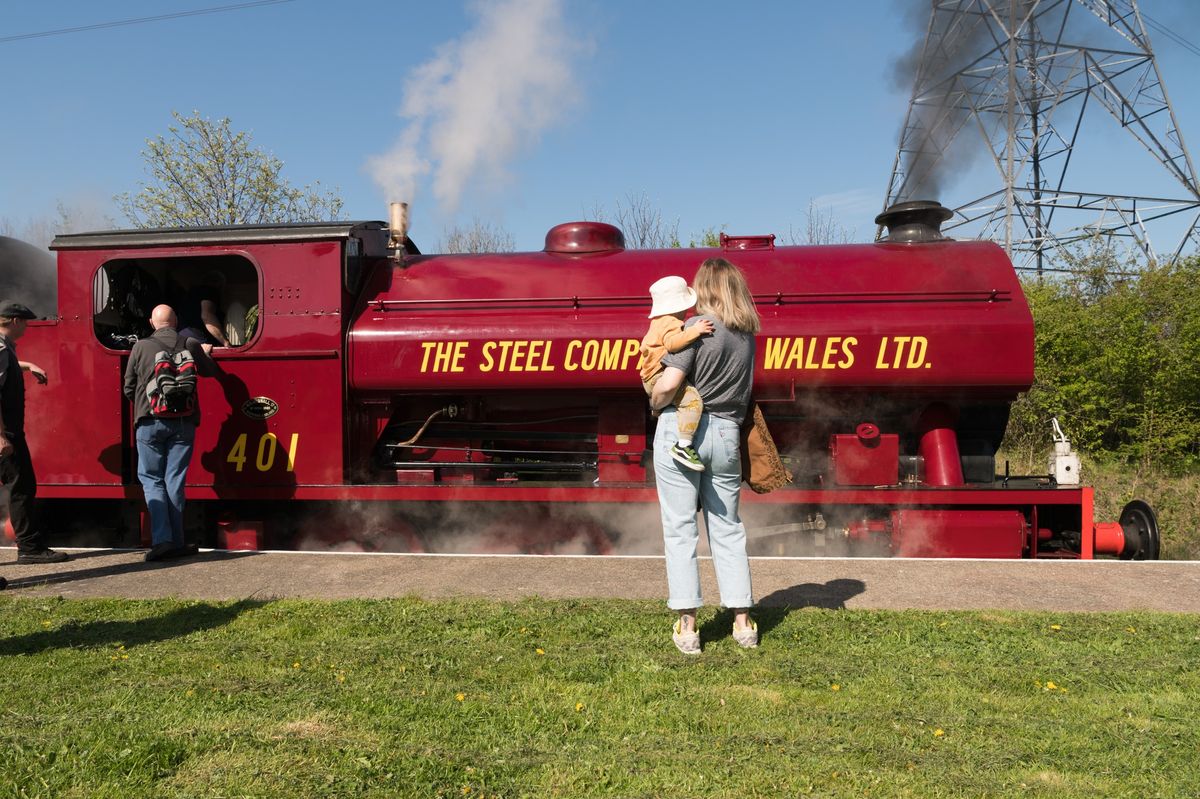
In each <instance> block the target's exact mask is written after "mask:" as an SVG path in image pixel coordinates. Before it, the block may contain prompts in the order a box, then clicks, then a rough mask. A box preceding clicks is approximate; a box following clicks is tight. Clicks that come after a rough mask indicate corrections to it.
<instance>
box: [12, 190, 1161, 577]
mask: <svg viewBox="0 0 1200 799" xmlns="http://www.w3.org/2000/svg"><path fill="white" fill-rule="evenodd" d="M394 209H395V211H394V213H393V214H392V218H391V219H390V220H389V222H387V223H384V222H334V223H314V224H290V225H258V226H232V227H211V228H188V229H170V230H118V231H108V232H96V233H81V234H72V235H61V236H59V237H57V238H56V239H55V240H54V242H53V244H52V249H53V250H55V251H56V252H57V257H58V298H59V300H58V302H59V306H58V313H57V315H56V316H55V317H54V318H51V319H49V320H46V321H35V322H32V323H31V324H30V329H29V331H28V333H27V335H26V337H25V338H24V339H23V340H22V342H21V348H22V358H24V359H27V360H32V361H34V362H36V363H38V364H40V365H42V366H43V367H44V368H46V369H47V371H48V372H49V373H50V374H51V377H52V380H51V383H50V384H49V385H48V386H44V387H38V388H37V389H36V390H31V391H30V407H29V413H28V421H27V428H28V431H29V438H30V444H31V448H32V451H33V456H34V462H35V464H36V466H37V470H38V474H39V479H40V484H39V496H40V497H41V498H42V499H43V500H46V501H47V503H48V505H49V509H50V510H51V511H54V512H56V513H57V516H58V518H59V519H62V518H72V519H86V520H88V521H89V523H94V526H99V527H101V528H103V529H109V530H112V531H113V535H114V536H116V537H118V538H119V537H121V536H125V537H126V538H128V537H129V536H133V537H137V536H138V531H139V530H141V531H143V532H142V536H143V537H144V528H145V520H144V519H145V511H144V507H143V506H142V505H141V490H140V486H139V485H138V482H137V480H136V464H135V459H136V448H135V446H134V437H133V425H132V420H131V418H130V407H129V405H128V403H126V402H125V401H124V399H123V397H122V393H121V380H122V374H123V371H124V368H125V365H126V362H127V359H128V355H129V349H130V347H131V344H132V341H134V340H135V339H136V337H137V336H138V335H143V334H145V332H147V331H145V330H144V329H142V328H143V326H144V324H145V318H146V316H148V314H149V310H150V308H151V307H152V306H153V305H154V304H155V303H157V302H160V301H163V300H164V299H166V298H169V297H170V296H171V292H172V290H175V291H179V290H186V289H187V288H188V287H191V286H195V285H197V284H198V283H200V282H202V281H209V282H213V281H214V276H215V285H217V286H219V290H220V292H221V304H222V306H223V309H224V315H225V322H224V323H225V326H226V331H225V332H226V334H227V337H228V338H229V340H230V342H231V345H232V346H230V347H221V348H218V349H216V350H215V352H214V356H215V358H216V361H217V363H218V365H219V366H220V375H219V376H218V377H217V378H216V379H210V380H203V381H201V386H200V406H201V408H202V413H203V418H202V421H201V424H200V426H199V429H198V433H197V437H196V446H195V453H194V457H193V462H192V463H191V466H190V470H189V472H188V486H187V495H188V498H189V517H188V524H189V525H190V526H192V527H193V528H195V531H194V533H193V534H194V535H196V536H199V539H200V541H201V543H204V544H210V545H212V544H217V545H222V546H227V547H231V548H255V547H264V546H287V545H292V546H295V545H296V543H297V540H296V539H295V538H294V537H293V538H289V537H288V536H292V535H294V534H295V532H296V531H295V529H294V527H295V525H294V524H292V528H293V529H290V530H289V523H290V522H294V520H295V519H297V518H300V517H302V516H303V517H306V518H309V519H310V523H311V524H315V525H316V526H317V527H319V528H320V533H319V535H318V537H317V538H318V539H319V543H320V544H322V545H332V546H336V545H339V544H341V543H352V542H353V541H354V540H355V538H356V536H357V535H358V534H359V533H360V532H361V531H360V530H356V529H355V526H356V524H357V522H353V521H352V522H347V521H346V520H345V519H346V514H344V513H342V511H349V510H350V509H353V510H354V512H356V513H360V514H361V513H362V512H363V511H362V509H364V508H366V509H368V510H371V511H383V514H382V515H383V517H384V518H385V519H386V520H387V521H386V523H385V526H390V528H391V529H392V531H393V532H395V533H396V535H394V536H392V537H391V538H390V539H388V544H387V546H386V548H389V549H414V550H421V549H425V548H427V547H429V546H430V538H431V535H430V529H431V525H432V524H433V522H432V521H431V519H433V518H434V517H438V518H440V519H442V520H443V521H445V520H447V519H453V518H454V516H453V513H452V512H451V509H454V511H455V512H463V511H464V509H467V510H480V511H482V519H483V521H482V522H479V521H473V522H471V524H472V526H473V527H475V528H476V529H478V525H480V524H483V525H485V526H487V527H488V528H489V530H491V532H490V533H489V536H490V544H491V545H493V546H500V547H504V548H508V549H512V550H518V551H534V552H540V551H562V550H561V546H562V545H564V543H565V542H573V544H572V545H573V546H575V547H577V548H578V550H579V551H585V552H613V551H623V550H622V546H621V545H622V540H623V536H624V535H625V534H626V533H625V532H624V531H622V530H620V529H616V524H615V522H613V520H614V519H617V518H618V517H620V516H621V514H622V513H623V512H626V511H629V510H630V509H639V508H640V509H642V510H647V511H649V513H648V514H645V519H646V520H648V521H645V523H646V524H647V525H649V526H650V527H654V525H655V523H656V519H657V517H656V514H655V511H654V508H655V507H656V494H655V489H654V485H653V479H654V477H653V469H652V468H651V465H650V455H649V453H648V451H647V447H648V446H649V442H651V441H652V437H653V429H654V425H655V424H656V420H655V419H654V418H653V417H652V416H651V414H650V413H649V409H648V406H647V402H646V397H645V394H644V393H643V391H642V388H641V385H640V383H639V381H638V377H637V365H638V363H637V362H638V344H639V341H640V338H641V336H642V334H643V333H644V329H645V326H646V313H647V310H648V306H649V301H648V297H647V295H646V290H647V287H648V286H649V285H650V284H651V283H653V282H654V281H655V280H657V279H658V278H661V277H663V276H665V275H670V274H677V275H682V276H684V277H685V278H687V279H688V280H689V281H690V280H691V278H692V276H693V275H694V274H695V271H696V269H697V268H698V266H699V264H700V263H701V261H702V260H704V259H705V258H706V257H711V256H717V255H719V256H722V257H726V258H728V259H729V260H731V261H733V262H734V263H736V264H737V265H738V266H739V267H740V268H741V269H742V270H743V271H744V273H745V274H746V276H747V279H748V282H749V285H750V288H751V290H752V292H753V294H754V297H755V300H756V302H757V305H758V310H759V313H760V315H761V317H762V332H761V333H760V335H759V338H758V342H757V356H756V365H755V395H756V399H757V400H758V402H759V404H760V407H761V408H762V409H763V411H764V414H765V416H766V419H767V423H768V426H769V428H770V430H771V432H772V434H773V436H774V438H775V440H776V443H777V445H778V447H779V449H780V451H781V453H782V455H783V456H784V459H785V461H786V463H787V464H788V466H789V468H790V470H791V471H792V473H793V475H794V481H793V482H792V483H791V484H790V485H788V486H786V487H784V488H782V489H779V490H777V491H775V492H772V493H769V494H765V495H761V496H759V495H756V494H752V493H750V492H749V491H747V492H746V493H745V500H746V501H745V503H744V505H743V508H744V516H745V517H746V520H747V526H748V529H749V536H750V538H749V544H750V548H751V552H752V553H757V554H776V553H778V554H820V553H843V552H844V553H859V552H862V553H868V554H886V555H896V556H932V557H986V558H1094V557H1097V556H1102V555H1107V556H1115V557H1120V558H1126V559H1129V558H1136V559H1145V558H1150V559H1153V558H1157V557H1158V554H1159V533H1158V527H1157V522H1156V521H1155V519H1154V513H1153V511H1152V510H1151V509H1150V508H1149V506H1147V505H1145V503H1141V502H1134V503H1130V505H1129V506H1127V507H1126V509H1125V510H1124V512H1123V513H1122V514H1121V517H1120V519H1119V520H1118V521H1117V522H1097V521H1096V520H1095V519H1094V518H1093V510H1092V504H1093V493H1092V489H1091V488H1088V487H1086V486H1080V485H1078V484H1071V483H1073V482H1075V481H1074V480H1073V475H1072V473H1071V469H1072V468H1075V469H1076V471H1077V463H1075V465H1074V466H1072V461H1071V456H1070V454H1069V452H1065V451H1064V452H1062V453H1060V459H1059V462H1058V463H1059V466H1060V467H1061V468H1058V469H1057V473H1047V474H1044V475H1035V476H1018V475H1010V474H1008V473H1007V471H1008V470H1007V468H1005V469H1004V472H1002V473H1001V474H998V471H1000V470H998V468H997V463H996V452H997V449H998V448H999V446H1000V443H1001V439H1002V437H1003V435H1004V430H1005V427H1006V424H1007V420H1008V415H1009V407H1010V405H1011V403H1012V402H1013V401H1014V400H1015V399H1016V398H1017V396H1018V395H1019V394H1020V393H1021V392H1023V391H1025V390H1027V389H1028V388H1029V387H1030V385H1031V383H1032V381H1033V367H1034V360H1033V351H1034V330H1033V321H1032V317H1031V315H1030V312H1029V308H1028V306H1027V304H1026V301H1025V298H1024V296H1023V294H1022V291H1021V286H1020V283H1019V282H1018V280H1017V277H1016V274H1015V272H1014V269H1013V267H1012V264H1011V263H1010V262H1009V260H1008V259H1007V257H1006V256H1005V254H1004V252H1003V251H1002V250H1001V249H1000V248H999V247H997V246H996V245H994V244H991V243H986V242H977V241H969V242H956V241H951V240H948V239H945V238H944V237H943V236H942V235H941V233H940V231H939V225H940V223H941V222H942V221H944V220H945V219H946V218H947V217H948V215H949V211H947V210H946V209H944V208H943V207H942V206H940V205H938V204H937V203H924V202H918V203H905V204H902V205H900V206H896V207H894V208H892V209H889V210H888V211H887V212H885V213H884V214H882V215H881V216H880V219H879V221H880V222H881V223H882V224H884V225H886V226H888V230H889V235H888V236H887V237H886V238H885V239H883V240H882V241H880V242H876V243H872V244H861V245H846V246H810V247H790V246H787V247H785V246H777V245H776V243H775V237H774V236H770V235H750V236H727V235H723V236H721V240H720V246H719V248H715V249H669V250H654V251H651V250H628V249H626V248H625V246H624V240H623V236H622V233H621V231H620V230H618V229H617V228H616V227H613V226H612V225H608V224H603V223H600V222H572V223H567V224H561V225H558V226H556V227H553V228H551V229H550V231H549V232H548V233H547V235H546V242H545V248H544V249H543V250H542V251H540V252H530V253H495V254H455V255H445V254H441V255H439V254H432V255H423V254H421V253H420V252H419V250H418V249H417V248H416V246H415V245H414V244H413V242H412V241H411V240H410V239H409V238H408V236H407V231H406V219H405V215H406V212H405V210H404V209H403V208H400V207H399V205H398V204H397V205H396V206H394ZM579 509H586V512H577V511H579ZM350 518H352V519H354V518H358V519H360V520H361V516H359V517H355V516H353V514H351V516H350ZM312 519H316V520H318V521H316V522H312V521H311V520H312ZM106 525H107V526H106ZM122 530H124V531H126V532H122ZM480 546H484V545H483V544H480Z"/></svg>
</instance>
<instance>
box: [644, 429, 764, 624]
mask: <svg viewBox="0 0 1200 799" xmlns="http://www.w3.org/2000/svg"><path fill="white" fill-rule="evenodd" d="M739 433H740V431H739V429H738V425H737V423H736V422H733V421H731V420H729V419H722V418H721V417H719V416H713V415H712V414H710V413H704V414H702V415H701V417H700V427H699V428H697V430H696V436H695V438H694V439H693V440H692V447H693V448H694V449H695V450H696V454H697V455H699V456H700V460H701V461H703V463H704V471H703V472H695V471H692V470H691V469H688V468H685V467H684V466H683V465H682V464H680V463H678V462H677V461H676V460H675V459H674V458H672V457H671V452H670V450H671V445H672V444H674V443H675V442H676V441H678V440H679V426H678V425H677V424H676V423H675V409H674V408H673V407H668V408H666V409H665V410H663V412H662V415H661V416H660V417H659V418H658V431H657V432H656V433H655V434H654V477H655V481H656V482H657V484H658V504H659V507H660V509H661V510H662V526H663V546H664V551H665V554H666V560H667V587H668V593H669V595H668V598H667V606H668V607H669V608H671V609H672V610H689V609H691V608H698V607H700V605H701V604H702V602H701V599H700V566H699V562H698V561H697V560H696V545H697V544H698V543H699V541H700V531H699V526H698V525H697V523H696V506H697V504H699V505H700V506H701V507H702V509H703V513H704V528H705V529H706V530H707V531H708V547H709V549H710V550H711V551H712V558H713V566H714V567H715V568H716V572H717V585H718V586H719V587H720V590H721V604H722V605H724V606H725V607H727V608H748V607H750V606H751V605H753V604H754V601H753V599H752V596H753V594H752V591H751V588H750V561H749V559H748V558H747V557H746V528H745V527H743V526H742V521H741V519H740V518H739V516H738V502H739V500H740V497H741V489H742V462H741V452H740V447H741V440H740V435H739Z"/></svg>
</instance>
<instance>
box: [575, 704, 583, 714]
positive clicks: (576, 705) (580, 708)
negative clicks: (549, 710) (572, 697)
mask: <svg viewBox="0 0 1200 799" xmlns="http://www.w3.org/2000/svg"><path fill="white" fill-rule="evenodd" d="M581 710H583V702H576V703H575V712H576V713H578V712H580V711H581Z"/></svg>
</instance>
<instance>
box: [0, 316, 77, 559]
mask: <svg viewBox="0 0 1200 799" xmlns="http://www.w3.org/2000/svg"><path fill="white" fill-rule="evenodd" d="M36 318H37V315H36V314H34V312H33V311H31V310H29V309H28V308H26V307H25V306H24V305H22V304H21V303H19V302H13V301H12V300H6V301H4V302H0V475H2V476H3V480H4V482H5V483H7V484H9V485H10V487H11V492H10V495H9V504H8V515H9V518H10V519H11V520H12V526H13V532H14V533H16V537H17V563H60V562H62V561H64V560H68V557H67V553H65V552H55V551H54V550H53V549H49V548H48V547H47V546H46V542H45V535H44V534H43V533H42V531H40V530H36V529H34V526H33V509H34V499H35V497H36V496H37V475H36V474H34V471H33V459H32V458H31V457H30V456H29V444H28V443H27V442H26V441H25V372H29V373H30V374H32V375H33V376H34V378H35V379H36V380H37V381H38V383H40V384H42V385H45V383H46V380H47V378H46V372H45V370H43V369H42V368H41V367H40V366H38V365H36V364H32V363H28V362H27V361H19V360H17V349H16V341H17V339H19V338H20V337H21V336H23V335H25V328H26V327H27V326H28V324H29V320H30V319H36Z"/></svg>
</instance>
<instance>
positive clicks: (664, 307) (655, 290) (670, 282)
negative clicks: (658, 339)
mask: <svg viewBox="0 0 1200 799" xmlns="http://www.w3.org/2000/svg"><path fill="white" fill-rule="evenodd" d="M650 297H651V299H653V300H654V306H653V307H651V308H650V316H649V317H648V318H650V319H653V318H654V317H656V316H666V315H667V314H673V313H679V312H680V311H686V310H687V309H688V308H691V307H692V306H693V305H695V304H696V292H695V291H694V290H693V289H692V288H691V287H690V286H688V284H687V281H686V280H684V279H683V278H681V277H679V276H678V275H668V276H667V277H664V278H663V279H661V280H656V281H654V285H652V286H650Z"/></svg>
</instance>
